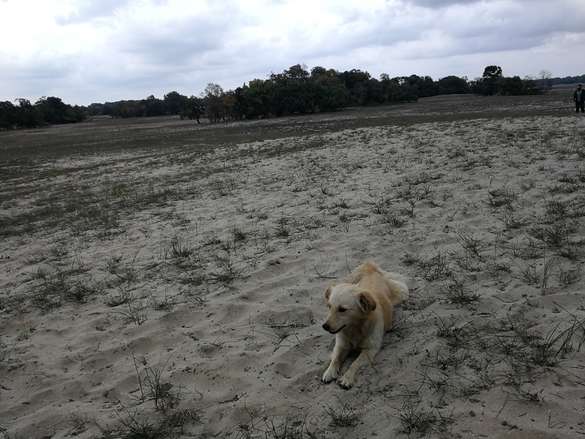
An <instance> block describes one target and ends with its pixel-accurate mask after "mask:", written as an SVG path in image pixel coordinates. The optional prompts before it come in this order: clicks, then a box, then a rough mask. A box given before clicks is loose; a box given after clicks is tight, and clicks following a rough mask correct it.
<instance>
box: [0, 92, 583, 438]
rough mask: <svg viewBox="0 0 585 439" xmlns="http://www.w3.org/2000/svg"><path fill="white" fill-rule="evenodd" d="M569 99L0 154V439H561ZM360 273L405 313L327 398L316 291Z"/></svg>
mask: <svg viewBox="0 0 585 439" xmlns="http://www.w3.org/2000/svg"><path fill="white" fill-rule="evenodd" d="M555 93H556V92H555V91H553V92H551V94H548V95H543V96H540V97H538V98H532V97H526V98H521V99H518V100H510V98H506V97H503V96H494V97H490V98H486V99H483V100H482V102H481V105H478V101H477V100H475V99H474V98H471V97H470V98H467V97H465V96H457V97H456V98H453V99H451V98H449V97H440V98H436V99H433V101H432V111H430V112H421V111H420V109H421V108H422V106H415V104H404V105H403V106H392V107H383V106H376V107H366V108H355V109H352V110H350V111H346V112H342V113H339V114H330V115H327V116H326V117H324V116H323V115H319V114H312V115H309V116H307V117H295V118H291V119H273V120H269V121H266V120H257V121H242V122H241V123H238V124H231V125H230V124H227V125H223V124H222V125H221V126H201V127H199V126H194V125H193V123H191V122H188V121H182V122H181V121H180V120H178V119H177V120H173V119H170V118H165V117H161V118H158V119H151V120H129V119H128V120H123V121H122V120H118V119H112V120H101V119H100V120H95V121H92V122H91V123H88V124H85V125H78V126H67V127H53V128H51V129H44V128H40V129H38V130H35V131H19V132H9V133H6V132H0V145H2V146H1V147H0V158H2V159H3V160H0V162H1V163H2V164H1V165H0V176H1V177H2V182H3V183H5V184H3V185H2V187H1V188H0V204H1V207H2V214H1V215H0V236H1V237H2V240H0V241H1V244H0V268H1V269H2V273H3V276H1V277H0V284H1V287H2V288H0V328H1V331H0V332H1V333H2V334H1V342H0V376H2V378H1V379H0V413H8V414H9V416H8V417H7V419H9V422H2V426H1V427H2V429H4V430H6V431H5V432H2V433H0V436H2V434H4V435H7V436H8V437H11V438H12V437H15V438H17V437H24V436H27V435H28V436H30V434H29V433H30V431H32V430H33V429H36V430H34V431H35V432H37V431H41V430H42V431H43V434H45V432H46V434H51V435H53V436H55V437H57V436H58V437H61V436H63V437H64V436H75V435H78V436H80V437H81V436H84V437H85V436H87V437H99V438H100V439H139V438H141V439H144V438H163V439H167V438H168V439H175V438H176V439H178V438H181V437H208V436H209V437H212V436H213V437H218V438H222V437H226V438H238V439H244V438H247V439H316V438H318V439H324V438H326V437H342V436H344V435H346V436H360V437H361V436H364V437H366V436H367V437H369V436H372V437H373V436H374V433H376V435H377V436H378V437H394V436H400V437H402V436H404V437H410V438H415V437H438V438H457V437H467V436H469V435H477V434H487V435H490V434H492V435H497V434H500V433H501V432H505V431H506V430H508V429H513V428H516V426H517V428H519V429H523V430H526V431H535V430H539V429H544V428H545V427H546V428H548V427H547V425H548V424H550V425H554V428H551V430H554V432H555V434H559V435H564V436H567V437H572V436H573V435H574V434H575V430H571V429H570V427H571V426H573V427H574V428H576V427H575V426H576V425H578V422H580V420H579V419H577V415H575V411H574V407H575V403H576V399H575V398H574V395H575V393H574V392H575V390H574V389H575V388H578V387H579V385H580V382H581V381H582V378H583V377H581V376H580V375H579V370H580V369H579V368H580V362H581V359H582V358H581V357H582V355H583V354H582V349H583V343H584V340H585V330H584V327H585V302H584V301H583V300H582V297H581V296H582V295H581V294H580V293H581V292H582V290H583V281H584V277H583V275H582V268H581V265H582V262H583V261H582V259H583V255H584V254H585V252H584V249H585V240H583V239H582V238H581V237H582V235H583V232H584V229H583V222H582V219H583V217H585V197H584V196H582V195H581V189H582V188H583V185H584V184H585V177H584V175H585V171H584V169H585V168H584V166H583V160H582V159H583V154H581V152H582V150H583V148H582V145H583V140H582V137H583V136H582V133H581V131H580V128H579V127H578V126H577V127H576V125H575V119H574V118H573V115H569V116H567V117H565V116H563V115H562V114H560V112H561V110H560V108H562V105H564V104H565V103H564V102H563V101H562V99H561V98H562V96H561V94H556V95H555ZM175 97H176V96H175ZM197 99H199V98H197ZM502 105H504V106H505V107H506V110H505V111H503V110H502ZM555 111H558V112H559V114H558V115H555V116H550V114H551V113H552V112H555ZM405 115H406V116H405ZM517 115H520V116H522V117H516V116H517ZM526 116H529V117H526ZM202 125H205V121H203V123H202ZM369 258H371V259H374V260H375V261H377V262H379V263H380V265H381V266H382V267H383V268H384V269H386V270H389V271H393V272H397V273H400V274H402V275H404V276H405V277H406V278H407V283H408V284H409V287H410V296H409V299H408V300H407V301H406V302H404V303H403V304H401V305H400V306H397V307H396V309H395V317H396V321H395V326H394V328H393V330H392V331H390V332H389V333H388V334H385V336H384V345H383V348H382V350H381V351H380V352H379V353H378V355H377V356H376V358H375V359H373V361H372V362H371V363H367V364H365V365H363V367H362V369H361V370H360V373H359V377H358V380H357V382H356V384H355V386H354V388H353V389H352V390H348V391H342V390H339V388H338V387H337V386H321V385H320V384H319V378H318V376H319V375H320V374H321V373H322V371H321V370H320V369H321V368H322V366H323V365H324V363H325V362H326V358H327V352H328V350H329V346H328V344H329V343H331V340H332V338H333V337H331V336H330V335H329V334H327V333H325V332H324V331H323V330H322V329H321V328H320V326H319V325H321V324H322V321H321V318H322V316H323V315H324V313H325V308H324V306H325V305H323V304H322V302H323V298H322V295H323V291H324V290H325V288H326V287H327V285H329V284H330V283H335V282H338V281H339V280H340V279H341V278H343V276H344V275H346V274H348V273H350V272H351V270H352V269H353V268H355V266H356V265H357V264H359V263H360V262H362V261H363V260H365V259H369ZM128 352H134V353H135V354H134V359H130V360H129V358H128V354H127V353H128ZM351 355H353V353H352V354H351ZM155 359H157V360H156V361H155ZM342 372H343V371H342ZM47 374H49V375H47ZM18 383H26V386H27V389H28V390H27V392H25V393H22V392H19V391H18V389H19V388H20V387H19V386H20V385H19V384H18ZM57 388H58V389H59V392H55V391H54V390H55V389H57ZM198 389H201V393H199V392H198ZM339 392H341V393H339ZM30 395H33V396H34V399H31V396H30ZM337 396H339V399H336V397H337ZM577 402H578V401H577ZM512 404H513V405H514V407H513V410H512V409H510V407H511V405H512ZM55 407H56V408H57V409H54V408H55ZM53 410H55V411H53ZM61 413H65V414H66V416H65V417H63V416H61V415H60V414H61ZM70 413H72V414H71V415H70ZM511 413H513V414H514V415H513V416H514V418H513V419H510V416H509V414H511ZM518 413H519V414H523V413H526V415H523V416H520V415H519V416H516V414H518ZM543 413H545V414H546V413H550V414H551V417H552V418H555V417H556V416H558V413H562V415H563V416H562V421H559V422H557V423H555V422H554V419H552V420H551V419H548V420H547V419H544V420H543V419H542V414H543ZM374 416H375V419H374ZM545 416H546V415H545ZM454 419H456V420H457V422H452V421H453V420H454ZM532 419H535V420H536V421H532ZM31 420H34V422H35V423H38V425H37V426H34V427H33V426H32V424H31ZM49 420H50V421H49ZM504 421H505V422H507V424H505V425H504V424H503V422H504ZM96 424H97V425H99V426H101V428H98V427H97V426H96ZM486 426H496V427H497V429H498V431H491V430H489V428H491V427H489V428H487V430H489V431H486V430H485V429H486ZM496 427H494V428H496ZM463 428H465V431H463ZM500 430H501V431H500ZM24 432H26V434H23V433H24ZM28 436H27V437H28Z"/></svg>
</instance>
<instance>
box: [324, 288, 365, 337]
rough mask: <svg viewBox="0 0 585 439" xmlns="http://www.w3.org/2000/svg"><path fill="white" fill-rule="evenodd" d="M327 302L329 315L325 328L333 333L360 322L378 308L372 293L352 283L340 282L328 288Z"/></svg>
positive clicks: (326, 293) (326, 292) (326, 291)
mask: <svg viewBox="0 0 585 439" xmlns="http://www.w3.org/2000/svg"><path fill="white" fill-rule="evenodd" d="M325 302H326V303H327V307H328V308H329V315H328V316H327V320H326V321H325V323H324V324H323V329H325V330H326V331H328V332H330V333H331V334H337V333H338V332H339V331H341V330H342V329H343V328H345V327H350V326H354V325H356V324H359V323H360V322H361V321H363V320H364V319H365V318H366V317H367V316H368V314H369V313H371V312H372V311H374V310H375V309H376V301H375V300H374V298H373V297H372V295H371V294H370V293H369V292H368V291H366V290H364V289H360V288H359V287H358V286H357V285H352V284H338V285H335V286H331V287H329V288H327V290H325Z"/></svg>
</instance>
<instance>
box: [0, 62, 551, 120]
mask: <svg viewBox="0 0 585 439" xmlns="http://www.w3.org/2000/svg"><path fill="white" fill-rule="evenodd" d="M541 90H542V87H540V86H539V84H538V83H537V81H535V80H533V79H521V78H519V77H518V76H514V77H504V76H503V74H502V69H501V67H499V66H487V67H486V68H485V69H484V73H483V75H482V77H481V78H478V79H476V80H474V81H469V80H468V79H467V78H465V77H457V76H447V77H444V78H441V79H439V80H437V81H435V80H433V79H432V78H431V77H430V76H418V75H410V76H398V77H393V78H391V77H390V76H389V75H387V74H381V75H380V77H379V78H374V77H372V76H371V75H370V74H369V73H368V72H367V71H363V70H359V69H353V70H347V71H343V72H339V71H337V70H334V69H326V68H324V67H320V66H317V67H313V68H312V69H311V70H307V68H306V67H305V66H302V65H299V64H297V65H294V66H292V67H290V68H288V69H285V70H284V71H283V72H282V73H272V74H271V75H270V76H268V77H267V78H266V79H254V80H252V81H249V82H248V83H245V84H244V85H242V86H241V87H237V88H236V89H235V90H227V91H225V90H223V89H222V87H221V86H219V85H218V84H213V83H212V84H208V85H207V87H206V88H205V90H204V92H203V93H201V95H200V96H199V97H197V96H189V97H188V96H185V95H182V94H180V93H178V92H176V91H172V92H170V93H168V94H166V95H164V97H163V98H162V99H159V98H157V97H155V96H153V95H151V96H148V97H147V98H146V99H140V100H123V101H116V102H105V103H93V104H91V105H88V106H86V107H82V106H71V105H67V104H65V103H63V102H62V101H61V99H60V98H57V97H45V98H41V99H40V100H38V101H37V102H35V103H34V104H31V103H30V102H29V101H27V100H25V99H18V100H17V101H16V103H15V104H13V103H12V102H8V101H5V102H1V101H0V129H11V128H30V127H38V126H42V125H46V124H59V123H72V122H79V121H81V120H83V119H85V118H86V117H88V116H111V117H120V118H127V117H148V116H163V115H179V116H180V117H181V118H188V119H192V120H196V121H197V122H198V123H199V122H200V118H201V117H205V118H207V119H208V120H209V121H210V122H211V123H215V122H220V121H228V120H243V119H258V118H268V117H280V116H286V115H294V114H309V113H318V112H327V111H336V110H339V109H341V108H344V107H348V106H365V105H379V104H388V103H400V102H414V101H416V100H417V99H418V98H421V97H429V96H436V95H444V94H461V93H475V94H480V95H523V94H536V93H539V92H541Z"/></svg>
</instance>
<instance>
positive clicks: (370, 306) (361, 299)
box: [358, 290, 376, 313]
mask: <svg viewBox="0 0 585 439" xmlns="http://www.w3.org/2000/svg"><path fill="white" fill-rule="evenodd" d="M358 303H359V305H360V308H361V310H362V311H363V312H364V313H369V312H372V311H374V310H375V309H376V301H375V300H374V298H373V297H372V295H371V294H370V292H369V291H366V290H364V291H360V293H359V294H358Z"/></svg>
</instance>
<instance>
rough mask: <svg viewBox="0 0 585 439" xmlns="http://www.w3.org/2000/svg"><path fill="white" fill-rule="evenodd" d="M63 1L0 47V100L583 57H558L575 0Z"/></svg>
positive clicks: (556, 65)
mask: <svg viewBox="0 0 585 439" xmlns="http://www.w3.org/2000/svg"><path fill="white" fill-rule="evenodd" d="M22 1H23V2H24V1H26V0H22ZM46 1H47V3H46V4H47V5H48V6H47V10H46V11H44V12H43V13H44V14H46V13H50V11H51V8H50V6H51V3H50V2H56V3H55V8H57V6H60V3H58V0H46ZM73 2H74V4H75V7H73V8H69V9H62V10H61V9H59V12H58V13H57V12H56V13H55V14H54V16H53V17H52V18H47V19H45V18H44V17H43V18H41V17H40V16H39V17H38V20H37V22H36V23H34V24H31V32H30V35H29V34H28V33H25V34H24V35H23V34H20V35H23V39H22V40H19V45H18V47H16V45H15V46H14V47H10V46H9V45H4V46H2V47H0V99H5V98H14V97H18V96H26V97H31V98H36V97H38V96H39V95H45V94H49V93H52V94H56V95H59V96H62V97H63V98H64V99H66V100H72V101H74V102H75V103H87V102H89V101H96V100H106V99H110V100H111V99H120V98H138V97H144V96H147V95H149V94H151V93H155V94H159V95H160V94H162V93H164V92H168V91H170V90H173V89H176V90H178V91H180V92H182V93H185V94H197V93H199V92H200V91H201V90H202V89H203V88H204V87H205V84H206V83H207V82H211V81H213V82H219V83H221V84H222V85H223V86H224V87H234V86H237V85H241V84H242V83H243V82H245V81H248V80H250V79H253V78H254V77H266V76H267V75H268V74H269V73H270V72H271V71H281V70H282V69H284V68H287V67H289V66H290V65H292V64H296V63H299V62H300V63H303V62H304V63H307V64H309V66H314V65H317V64H319V65H324V66H326V67H333V68H337V69H341V70H343V69H346V68H354V67H355V68H361V69H366V70H369V71H370V72H371V73H372V74H374V75H377V74H379V73H381V72H388V73H390V74H391V75H405V74H410V73H417V74H429V75H431V76H433V77H440V76H445V75H447V74H457V75H468V76H470V77H474V76H477V75H478V73H477V72H479V74H481V71H482V70H483V65H482V64H483V63H500V62H499V61H498V60H499V59H502V60H506V62H508V63H509V66H506V65H503V66H502V67H504V69H505V71H506V72H508V71H509V72H514V73H515V74H520V75H521V76H523V75H525V74H530V73H536V72H537V71H538V70H540V69H543V68H548V69H549V70H552V71H553V73H554V74H557V75H564V74H577V73H583V71H579V69H581V70H583V69H584V68H585V65H583V63H581V64H580V65H579V64H578V63H574V62H573V61H572V60H571V59H570V57H567V59H566V60H565V54H566V53H568V52H570V51H571V50H573V49H574V48H576V47H578V46H579V45H582V44H583V42H584V41H585V31H584V30H583V26H582V23H584V22H585V8H582V7H581V6H582V4H581V0H557V1H556V2H554V4H553V3H552V2H550V1H544V0H531V1H527V0H497V1H491V0H483V1H482V0H471V1H457V0H439V1H435V0H433V1H431V0H387V1H386V2H380V3H375V6H367V5H364V4H363V2H360V1H359V0H343V1H342V0H337V1H336V0H325V1H323V2H309V1H306V2H305V1H304V0H294V1H293V0H279V1H272V2H271V1H269V0H256V2H252V1H250V2H246V3H245V4H244V3H239V2H237V1H235V0H230V1H225V2H224V1H222V2H214V1H212V0H208V1H207V2H205V1H202V2H197V4H196V3H195V2H190V1H187V0H168V1H166V0H165V1H163V0H140V1H132V0H123V1H114V0H100V1H97V0H96V1H91V0H73ZM373 4H374V3H373ZM5 5H8V7H6V6H5ZM17 6H18V4H17V2H16V1H12V2H11V1H8V2H6V1H5V2H0V38H3V40H4V41H10V35H12V34H11V33H10V32H14V31H15V30H14V29H18V28H17V27H14V28H13V30H12V31H11V29H10V24H11V22H12V21H14V22H18V20H21V19H22V18H23V17H26V15H22V14H29V13H30V14H33V15H31V16H30V17H31V18H35V17H34V12H28V11H26V9H23V10H21V11H20V14H21V15H20V16H16V15H14V16H12V17H11V16H10V14H16V12H14V11H13V9H14V10H17V12H18V8H17ZM11 8H12V9H11ZM15 8H16V9H15ZM39 14H41V12H39ZM3 16H4V18H2V17H3ZM4 32H6V34H4ZM535 51H537V52H538V54H537V55H536V54H535V53H536V52H535ZM512 53H513V54H514V56H511V55H510V54H512ZM537 63H539V64H537ZM15 94H16V95H15Z"/></svg>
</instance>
